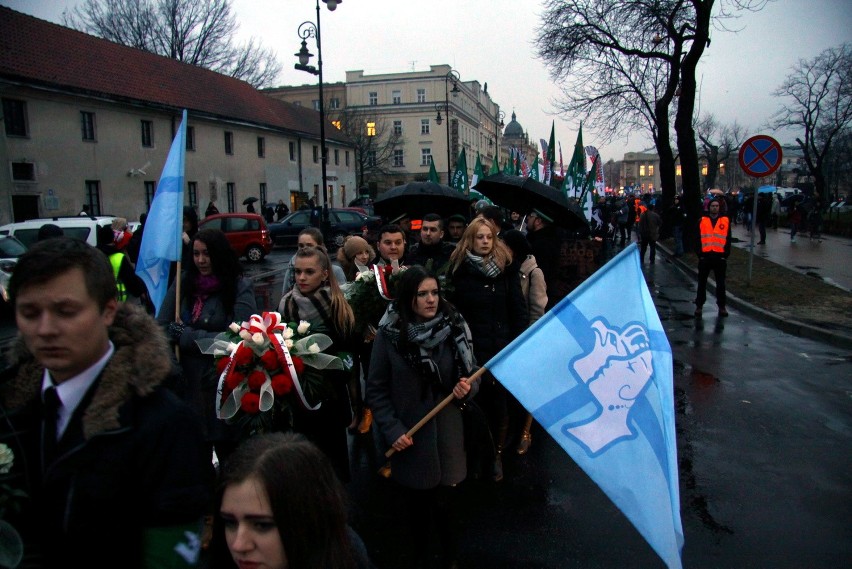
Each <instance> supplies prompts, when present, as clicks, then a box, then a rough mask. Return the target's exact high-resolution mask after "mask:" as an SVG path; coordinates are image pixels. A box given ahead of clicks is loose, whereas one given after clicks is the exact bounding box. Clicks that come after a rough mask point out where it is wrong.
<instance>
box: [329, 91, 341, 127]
mask: <svg viewBox="0 0 852 569" xmlns="http://www.w3.org/2000/svg"><path fill="white" fill-rule="evenodd" d="M328 108H329V109H339V108H340V99H338V98H337V97H335V98H333V99H331V100H330V101H329V102H328ZM338 128H339V127H338Z"/></svg>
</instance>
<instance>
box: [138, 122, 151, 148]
mask: <svg viewBox="0 0 852 569" xmlns="http://www.w3.org/2000/svg"><path fill="white" fill-rule="evenodd" d="M141 123H142V124H141V126H142V146H144V147H145V148H150V147H152V146H154V123H152V122H151V121H141Z"/></svg>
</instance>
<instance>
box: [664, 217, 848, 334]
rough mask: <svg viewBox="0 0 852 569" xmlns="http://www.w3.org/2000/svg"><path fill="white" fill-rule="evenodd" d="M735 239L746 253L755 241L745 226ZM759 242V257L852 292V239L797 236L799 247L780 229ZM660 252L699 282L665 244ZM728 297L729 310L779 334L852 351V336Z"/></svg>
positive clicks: (709, 286) (710, 283)
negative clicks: (814, 238)
mask: <svg viewBox="0 0 852 569" xmlns="http://www.w3.org/2000/svg"><path fill="white" fill-rule="evenodd" d="M732 235H733V238H734V242H733V246H735V247H740V248H742V249H744V250H746V251H748V250H749V248H750V246H751V242H750V239H751V237H750V234H749V233H748V232H747V231H746V229H745V226H743V225H739V226H734V228H733V230H732ZM757 241H759V234H758V233H755V245H754V250H755V255H759V256H761V257H763V258H764V259H766V260H768V261H771V262H773V263H776V264H778V265H781V266H784V267H787V268H789V269H790V270H793V271H797V272H800V273H803V274H807V275H810V276H817V277H819V278H821V279H822V280H823V281H825V282H826V283H828V284H832V285H834V286H837V287H838V288H840V289H842V290H844V291H846V292H849V291H850V290H852V239H847V238H843V237H836V236H832V235H825V236H823V238H822V242H821V243H820V242H819V241H818V240H813V241H812V240H811V239H809V236H808V235H807V234H805V235H802V234H801V233H799V234H797V235H796V243H791V242H790V230H789V229H787V228H778V230H774V229H767V230H766V244H764V245H757ZM657 249H658V250H659V251H660V252H662V253H663V255H665V256H666V257H667V258H668V260H669V262H671V263H672V264H673V265H674V267H676V268H677V269H679V270H680V271H681V272H682V273H684V274H686V275H688V276H689V277H690V278H692V279H694V280H696V281H697V280H698V270H697V269H696V268H694V267H691V266H690V265H688V264H686V263H684V262H683V261H682V260H681V259H679V258H677V257H675V256H674V251H672V250H671V249H669V248H668V247H667V246H666V245H665V244H664V243H662V242H660V243H658V244H657ZM707 290H708V294H710V293H713V292H715V291H716V283H715V282H714V281H713V279H712V277H711V278H710V279H708V281H707ZM727 297H728V305H729V306H734V307H736V308H737V309H738V310H740V311H741V312H743V313H745V314H748V315H749V316H751V317H752V318H755V319H758V320H760V321H763V322H765V323H767V324H769V325H771V326H773V327H775V328H777V329H778V330H781V331H783V332H786V333H788V334H793V335H795V336H800V337H803V338H810V339H811V340H816V341H818V342H823V343H826V344H831V345H833V346H837V347H841V348H846V349H852V334H849V333H847V332H843V331H837V330H830V329H828V328H824V327H819V326H815V325H812V324H807V323H804V322H798V321H796V320H792V319H790V318H785V317H781V316H779V315H777V314H774V313H772V312H769V311H768V310H765V309H763V308H760V307H758V306H755V305H754V304H752V303H750V302H747V301H745V300H743V299H741V298H738V297H737V296H735V295H734V294H732V293H731V291H730V290H728V293H727Z"/></svg>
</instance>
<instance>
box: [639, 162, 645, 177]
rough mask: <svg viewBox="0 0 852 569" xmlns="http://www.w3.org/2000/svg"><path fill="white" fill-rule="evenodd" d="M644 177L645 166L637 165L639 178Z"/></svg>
mask: <svg viewBox="0 0 852 569" xmlns="http://www.w3.org/2000/svg"><path fill="white" fill-rule="evenodd" d="M644 176H645V165H644V164H639V177H640V178H642V177H644Z"/></svg>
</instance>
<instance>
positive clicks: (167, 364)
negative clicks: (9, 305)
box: [0, 303, 173, 439]
mask: <svg viewBox="0 0 852 569" xmlns="http://www.w3.org/2000/svg"><path fill="white" fill-rule="evenodd" d="M109 338H110V340H111V341H112V343H113V345H115V353H114V354H113V356H112V358H111V359H110V361H109V363H107V365H106V367H105V368H104V370H103V372H102V373H101V377H100V382H99V383H98V386H97V388H96V392H95V394H94V397H93V398H92V401H91V403H90V404H89V406H88V407H87V409H86V414H85V416H84V417H83V432H84V435H85V437H86V438H87V439H88V438H91V437H92V436H94V435H96V434H98V433H102V432H104V431H108V430H111V429H116V428H118V427H120V426H121V424H120V422H119V408H120V407H121V406H122V405H123V404H124V403H126V402H127V401H129V400H130V399H131V398H133V397H145V396H146V395H148V394H150V393H151V392H152V391H154V389H155V388H156V387H157V386H158V385H160V384H161V383H163V382H164V381H165V380H166V378H168V377H169V375H170V374H171V373H172V370H173V362H172V358H171V355H170V353H169V347H168V342H167V341H166V337H165V335H164V334H163V331H162V330H161V328H160V327H159V326H158V325H157V322H156V321H155V320H154V319H153V318H152V317H151V316H149V315H148V314H147V313H146V312H145V311H144V309H143V308H142V307H139V306H132V305H128V304H124V303H119V307H118V311H117V312H116V315H115V320H114V322H113V324H112V326H110V329H109ZM9 363H10V364H11V365H12V366H14V367H13V368H12V370H10V371H11V372H12V373H11V374H9V375H11V377H8V376H7V378H6V381H4V382H3V385H0V399H2V401H3V405H4V406H6V407H7V408H8V409H19V408H22V407H24V406H26V405H28V404H29V403H31V402H32V401H33V400H34V399H36V398H37V397H39V392H40V389H41V379H42V376H43V375H44V368H43V367H42V366H41V365H39V364H38V363H37V362H36V361H35V360H34V359H33V355H32V354H31V353H30V352H29V350H28V349H27V347H26V345H25V344H24V342H23V339H22V338H20V337H18V339H17V341H16V343H15V346H14V348H13V349H12V351H11V354H10V356H9ZM7 373H8V372H7ZM4 375H7V374H6V373H4Z"/></svg>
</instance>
